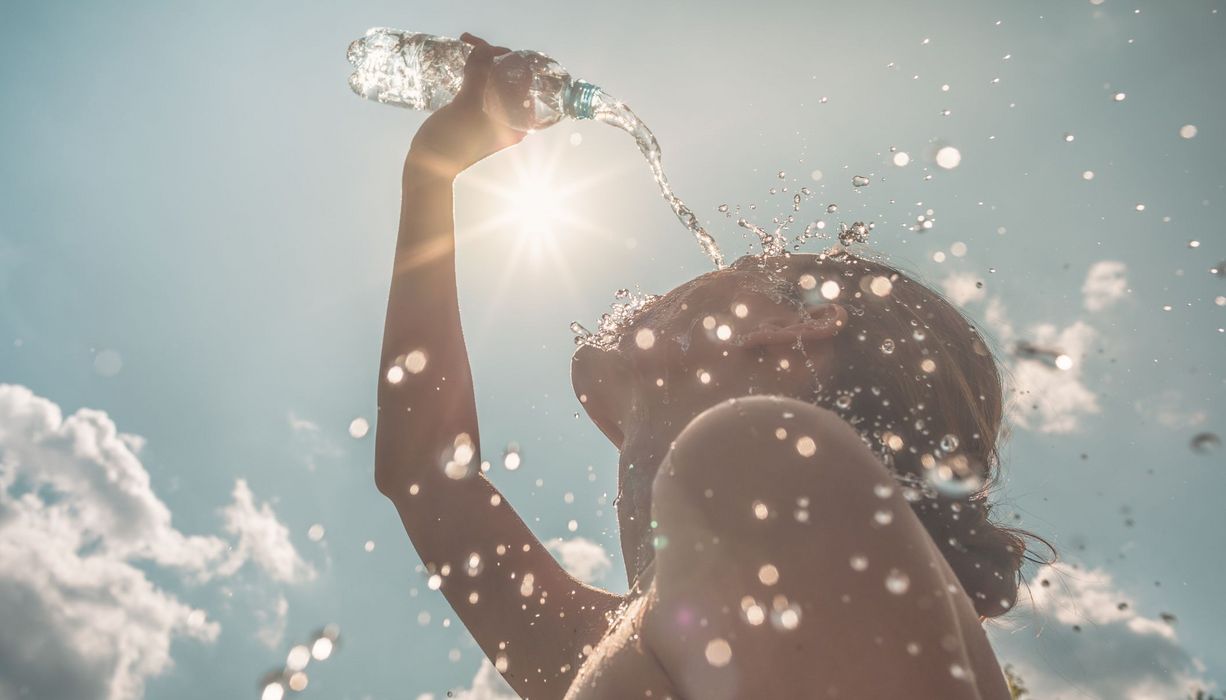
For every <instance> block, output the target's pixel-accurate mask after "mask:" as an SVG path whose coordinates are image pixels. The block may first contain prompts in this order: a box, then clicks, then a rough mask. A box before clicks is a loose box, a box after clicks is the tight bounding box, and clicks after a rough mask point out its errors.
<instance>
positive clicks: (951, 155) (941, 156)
mask: <svg viewBox="0 0 1226 700" xmlns="http://www.w3.org/2000/svg"><path fill="white" fill-rule="evenodd" d="M961 163H962V152H961V151H959V150H958V149H956V148H954V147H953V146H943V147H942V148H940V149H939V150H938V151H937V165H939V166H941V167H942V168H944V169H946V170H953V169H954V168H956V167H958V165H959V164H961Z"/></svg>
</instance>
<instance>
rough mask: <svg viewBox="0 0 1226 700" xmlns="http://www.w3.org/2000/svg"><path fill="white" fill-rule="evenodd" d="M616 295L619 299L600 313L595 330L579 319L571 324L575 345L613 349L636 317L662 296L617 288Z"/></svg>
mask: <svg viewBox="0 0 1226 700" xmlns="http://www.w3.org/2000/svg"><path fill="white" fill-rule="evenodd" d="M614 297H616V299H617V300H618V301H615V302H613V303H612V304H611V305H610V310H609V311H608V312H607V313H603V314H601V315H600V320H599V321H597V322H596V323H597V325H596V331H595V332H592V331H589V330H588V329H587V328H584V327H583V324H581V323H579V322H578V321H575V322H573V323H571V324H570V329H571V331H572V332H573V333H574V334H575V345H587V346H589V347H593V348H596V349H597V350H612V349H613V348H615V347H616V346H617V341H618V340H620V339H621V337H622V335H623V334H624V333H625V332H626V329H628V328H629V327H630V326H631V324H633V323H634V321H635V319H637V318H638V317H639V315H640V314H641V313H643V311H645V310H647V309H648V308H649V307H650V306H651V305H652V304H654V303H655V302H656V301H657V300H659V298H660V297H659V295H656V294H642V293H638V292H632V291H630V290H629V289H619V290H617V293H616V294H615V295H614Z"/></svg>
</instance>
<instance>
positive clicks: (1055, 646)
mask: <svg viewBox="0 0 1226 700" xmlns="http://www.w3.org/2000/svg"><path fill="white" fill-rule="evenodd" d="M1030 588H1031V593H1032V596H1033V607H1030V606H1026V605H1025V604H1023V605H1022V606H1021V607H1020V608H1019V609H1018V610H1017V611H1016V612H1015V613H1014V615H1013V616H1011V617H1010V618H1006V621H1005V622H1003V623H996V624H994V625H993V626H992V627H991V629H990V636H991V638H992V642H993V646H995V647H996V649H997V653H998V655H999V657H1000V659H1001V661H1002V663H1009V664H1011V665H1012V666H1013V667H1014V668H1015V669H1016V671H1017V673H1018V675H1019V676H1020V677H1021V678H1022V679H1023V681H1024V682H1025V684H1026V686H1027V688H1028V689H1029V690H1030V692H1031V694H1032V695H1033V696H1034V697H1036V698H1044V699H1046V700H1091V699H1095V698H1103V699H1106V698H1111V699H1112V700H1115V699H1117V698H1118V699H1119V700H1151V699H1153V698H1183V697H1188V695H1189V694H1190V690H1191V689H1193V688H1209V687H1211V684H1210V683H1208V682H1206V681H1205V679H1204V677H1203V665H1202V664H1201V662H1200V661H1199V660H1198V659H1196V658H1195V657H1194V656H1192V655H1191V654H1190V653H1189V652H1188V651H1187V650H1186V649H1185V648H1184V647H1183V645H1182V644H1180V642H1179V639H1178V635H1177V634H1176V631H1175V628H1174V627H1173V626H1172V624H1171V623H1168V622H1166V621H1164V620H1162V619H1161V616H1160V615H1146V614H1143V613H1142V612H1141V611H1140V610H1138V607H1137V602H1136V601H1135V600H1134V599H1133V598H1131V597H1130V596H1128V595H1127V594H1126V593H1125V592H1123V591H1122V590H1120V589H1119V587H1117V585H1116V584H1115V582H1114V581H1113V579H1112V576H1111V575H1110V573H1108V572H1106V571H1104V570H1102V569H1090V570H1088V571H1087V570H1077V569H1071V568H1068V567H1063V566H1060V567H1057V566H1050V565H1049V566H1044V567H1042V568H1041V569H1039V570H1038V572H1036V574H1035V575H1034V577H1033V578H1032V579H1031V581H1030Z"/></svg>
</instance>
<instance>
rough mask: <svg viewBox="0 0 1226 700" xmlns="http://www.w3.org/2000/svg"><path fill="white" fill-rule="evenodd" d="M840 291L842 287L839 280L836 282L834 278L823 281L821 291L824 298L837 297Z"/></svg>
mask: <svg viewBox="0 0 1226 700" xmlns="http://www.w3.org/2000/svg"><path fill="white" fill-rule="evenodd" d="M839 292H840V289H839V283H838V282H835V281H834V280H826V281H825V282H822V290H821V293H822V298H823V299H837V298H839Z"/></svg>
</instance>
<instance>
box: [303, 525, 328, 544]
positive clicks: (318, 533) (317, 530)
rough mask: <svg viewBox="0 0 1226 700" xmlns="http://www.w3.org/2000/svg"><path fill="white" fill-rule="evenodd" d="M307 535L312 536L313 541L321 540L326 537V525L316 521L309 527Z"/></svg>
mask: <svg viewBox="0 0 1226 700" xmlns="http://www.w3.org/2000/svg"><path fill="white" fill-rule="evenodd" d="M307 537H308V538H310V540H311V541H312V542H319V541H320V540H322V539H323V538H324V526H323V525H320V524H319V523H315V524H314V525H312V526H311V527H309V528H307Z"/></svg>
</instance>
